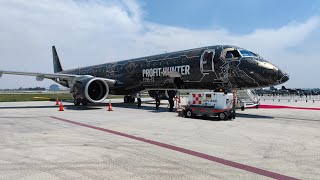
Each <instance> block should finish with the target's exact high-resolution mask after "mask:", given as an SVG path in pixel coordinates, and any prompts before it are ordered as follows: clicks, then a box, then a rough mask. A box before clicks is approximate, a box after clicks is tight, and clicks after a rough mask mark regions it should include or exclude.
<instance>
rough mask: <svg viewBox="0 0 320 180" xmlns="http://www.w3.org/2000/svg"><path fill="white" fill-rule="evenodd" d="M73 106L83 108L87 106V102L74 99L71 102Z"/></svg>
mask: <svg viewBox="0 0 320 180" xmlns="http://www.w3.org/2000/svg"><path fill="white" fill-rule="evenodd" d="M73 104H74V105H75V106H80V104H82V105H83V106H86V105H88V103H87V102H84V101H83V100H82V99H74V100H73Z"/></svg>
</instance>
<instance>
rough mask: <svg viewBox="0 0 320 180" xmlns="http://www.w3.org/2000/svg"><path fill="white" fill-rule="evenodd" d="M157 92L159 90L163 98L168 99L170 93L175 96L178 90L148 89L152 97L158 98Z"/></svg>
mask: <svg viewBox="0 0 320 180" xmlns="http://www.w3.org/2000/svg"><path fill="white" fill-rule="evenodd" d="M157 92H158V94H159V97H160V99H161V100H168V99H169V93H171V92H172V93H173V94H174V96H175V95H176V94H177V92H178V91H175V90H150V91H148V93H149V96H150V97H152V98H153V99H156V95H157Z"/></svg>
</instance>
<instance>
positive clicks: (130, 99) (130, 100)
mask: <svg viewBox="0 0 320 180" xmlns="http://www.w3.org/2000/svg"><path fill="white" fill-rule="evenodd" d="M135 100H136V99H135V98H134V97H133V96H124V98H123V102H124V103H134V101H135Z"/></svg>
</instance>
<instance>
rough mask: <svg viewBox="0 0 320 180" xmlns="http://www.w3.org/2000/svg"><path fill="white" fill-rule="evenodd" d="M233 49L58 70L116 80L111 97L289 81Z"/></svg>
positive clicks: (258, 59)
mask: <svg viewBox="0 0 320 180" xmlns="http://www.w3.org/2000/svg"><path fill="white" fill-rule="evenodd" d="M249 52H250V51H247V50H244V49H242V48H239V47H235V46H229V45H228V46H208V47H203V48H196V49H189V50H184V51H178V52H172V53H165V54H160V55H154V56H148V57H142V58H136V59H129V60H124V61H117V62H111V63H105V64H100V65H95V66H89V67H83V68H78V69H71V70H65V71H61V72H60V73H62V74H75V75H92V76H95V77H102V78H109V79H114V80H116V82H117V83H116V84H114V85H112V86H110V94H124V95H126V94H134V93H137V92H139V91H142V90H145V89H210V90H214V89H217V88H221V87H228V88H235V89H245V88H260V87H268V86H273V85H277V84H281V83H283V82H285V81H287V80H288V79H289V77H288V75H287V74H286V73H284V72H283V71H281V70H280V69H279V68H278V67H276V66H274V65H272V64H271V63H269V62H267V61H266V60H264V59H263V58H261V57H260V56H259V55H257V54H254V53H252V54H250V53H249Z"/></svg>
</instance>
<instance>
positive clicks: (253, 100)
mask: <svg viewBox="0 0 320 180" xmlns="http://www.w3.org/2000/svg"><path fill="white" fill-rule="evenodd" d="M237 100H238V103H237V108H241V110H244V109H245V108H248V107H257V106H258V105H259V99H258V97H257V95H256V94H254V93H253V92H252V91H251V90H250V89H246V90H238V91H237Z"/></svg>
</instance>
